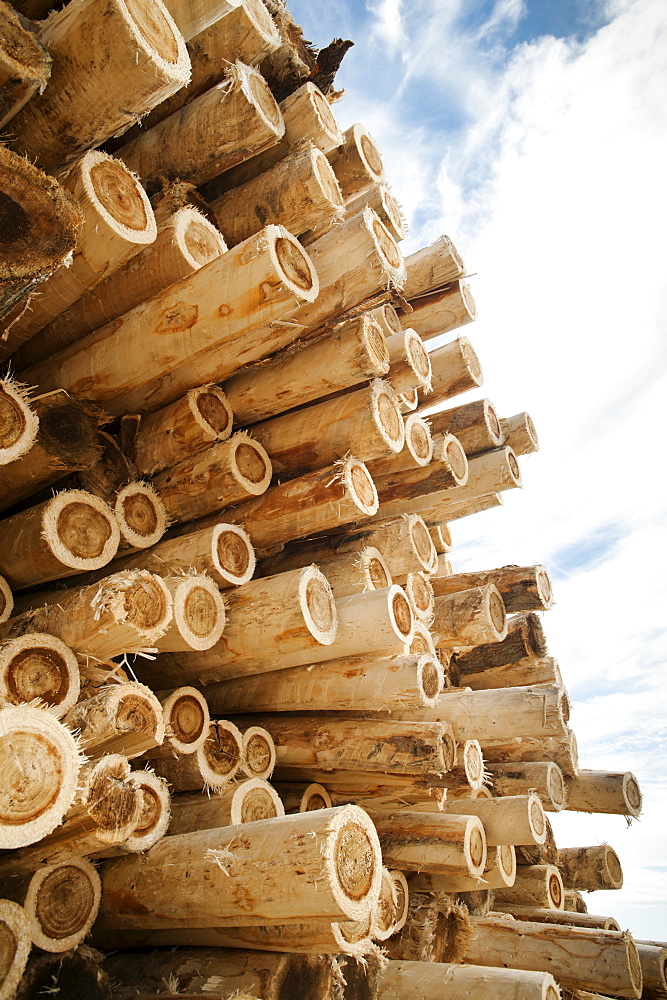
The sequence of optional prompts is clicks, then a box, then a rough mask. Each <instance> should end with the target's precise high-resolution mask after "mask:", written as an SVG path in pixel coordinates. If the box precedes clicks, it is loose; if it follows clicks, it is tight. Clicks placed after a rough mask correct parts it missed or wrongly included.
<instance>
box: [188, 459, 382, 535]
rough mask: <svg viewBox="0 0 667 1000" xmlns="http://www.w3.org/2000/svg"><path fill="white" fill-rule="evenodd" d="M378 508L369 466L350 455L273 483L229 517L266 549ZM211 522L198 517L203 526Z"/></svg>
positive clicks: (229, 514) (350, 520)
mask: <svg viewBox="0 0 667 1000" xmlns="http://www.w3.org/2000/svg"><path fill="white" fill-rule="evenodd" d="M376 510H377V492H376V490H375V484H374V483H373V480H372V479H371V476H370V473H369V472H368V469H367V468H366V466H365V465H364V464H363V463H362V462H360V461H358V459H356V458H354V457H353V456H351V455H348V456H347V457H346V458H344V459H341V460H340V461H339V462H336V463H335V464H334V465H333V466H329V467H328V468H326V469H319V470H318V471H317V472H309V473H306V474H305V475H303V476H299V477H298V478H297V479H291V480H289V481H288V482H286V483H281V484H279V485H277V486H272V487H271V488H270V489H268V490H267V491H266V493H265V494H264V495H263V496H262V497H256V498H254V499H252V500H246V501H245V502H244V503H241V504H239V505H238V506H237V507H234V508H233V509H228V510H227V511H226V512H225V516H226V517H227V518H228V520H230V521H233V522H234V523H235V524H242V525H243V526H244V528H245V530H246V531H247V532H248V535H249V537H250V540H251V542H252V544H253V545H254V546H255V547H256V548H260V549H263V548H269V547H270V546H272V545H279V544H282V543H284V542H287V541H291V540H293V539H297V538H305V537H307V536H308V535H315V534H318V533H319V532H322V531H327V530H328V529H330V528H338V527H339V525H341V524H349V523H350V522H352V521H356V520H358V519H359V516H360V514H365V515H371V514H374V513H375V511H376ZM208 524H209V521H208V520H202V521H200V522H199V526H200V527H201V528H204V527H205V526H208Z"/></svg>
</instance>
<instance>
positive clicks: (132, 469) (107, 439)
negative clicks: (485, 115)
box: [76, 431, 141, 504]
mask: <svg viewBox="0 0 667 1000" xmlns="http://www.w3.org/2000/svg"><path fill="white" fill-rule="evenodd" d="M97 444H98V447H99V450H100V455H99V457H98V458H97V460H96V461H95V462H93V463H92V464H91V465H90V466H89V467H88V468H86V469H82V470H81V471H80V472H79V473H78V474H77V476H76V480H77V482H78V485H79V487H80V488H81V489H83V490H87V491H88V493H92V494H94V496H96V497H99V498H100V499H101V500H106V502H107V503H108V504H112V503H113V502H114V500H115V498H116V496H117V494H118V492H119V491H120V490H122V489H123V487H124V486H129V485H130V483H136V482H137V480H139V479H140V478H141V474H140V472H139V470H138V469H137V467H136V465H135V464H134V462H131V461H130V459H129V458H128V457H127V455H126V454H125V452H124V451H123V449H122V448H121V447H120V445H119V443H118V441H117V440H116V438H115V437H113V436H112V435H111V434H107V433H106V432H105V431H99V432H98V435H97Z"/></svg>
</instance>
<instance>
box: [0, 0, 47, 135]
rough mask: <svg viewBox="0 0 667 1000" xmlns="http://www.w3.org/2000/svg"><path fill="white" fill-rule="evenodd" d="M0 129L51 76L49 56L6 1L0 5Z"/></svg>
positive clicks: (41, 88) (42, 87) (41, 89)
mask: <svg viewBox="0 0 667 1000" xmlns="http://www.w3.org/2000/svg"><path fill="white" fill-rule="evenodd" d="M0 38H1V39H2V42H1V44H0V128H2V127H3V126H4V125H6V124H7V122H8V121H9V120H10V119H11V118H13V117H14V115H15V114H16V113H17V112H18V111H20V110H21V108H22V107H23V105H24V104H26V103H27V102H28V101H29V100H30V98H31V97H32V96H33V95H34V94H38V93H41V92H42V91H43V90H44V88H45V87H46V85H47V83H48V81H49V76H50V75H51V58H50V56H49V53H48V52H47V50H46V49H45V48H44V46H43V45H42V44H41V43H40V41H39V39H38V38H37V37H36V36H35V35H34V34H33V32H32V31H29V30H27V29H26V27H25V26H24V25H23V24H22V23H21V19H20V18H19V17H18V16H17V14H16V13H15V11H13V10H12V8H11V7H10V6H9V4H7V3H3V4H2V6H1V7H0Z"/></svg>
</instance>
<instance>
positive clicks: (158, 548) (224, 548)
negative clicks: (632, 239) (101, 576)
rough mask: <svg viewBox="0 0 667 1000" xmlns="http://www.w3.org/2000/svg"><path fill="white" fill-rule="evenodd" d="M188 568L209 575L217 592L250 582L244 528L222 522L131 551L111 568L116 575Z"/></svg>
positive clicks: (251, 555)
mask: <svg viewBox="0 0 667 1000" xmlns="http://www.w3.org/2000/svg"><path fill="white" fill-rule="evenodd" d="M191 567H193V568H194V569H196V570H197V571H198V572H200V573H209V574H210V576H211V577H213V579H214V580H215V582H216V583H217V585H218V587H219V588H220V590H227V589H229V588H230V587H238V586H240V585H241V584H243V583H247V582H248V581H249V580H250V579H252V576H253V574H254V572H255V550H254V549H253V547H252V545H251V542H250V539H249V537H248V535H247V533H246V532H245V531H244V530H243V528H241V527H239V526H238V525H236V524H228V523H226V522H224V521H221V522H218V523H217V524H215V525H214V526H213V527H210V528H201V529H199V530H197V529H195V530H194V531H191V532H190V533H188V534H187V535H180V536H178V535H177V536H176V537H173V538H167V539H164V540H162V541H161V542H159V543H158V544H157V545H154V546H152V547H151V548H150V549H144V550H141V551H139V550H138V551H136V552H132V553H131V554H129V555H126V556H124V557H123V558H121V559H119V560H118V561H117V562H114V563H113V565H112V567H110V568H112V569H113V570H114V571H115V572H121V571H124V570H131V569H144V570H148V571H149V572H151V573H158V574H170V575H175V574H177V573H179V572H182V571H185V570H188V569H190V568H191Z"/></svg>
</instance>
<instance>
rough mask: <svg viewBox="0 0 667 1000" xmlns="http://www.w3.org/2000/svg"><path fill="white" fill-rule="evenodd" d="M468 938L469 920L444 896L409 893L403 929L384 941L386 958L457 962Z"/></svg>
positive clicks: (447, 896)
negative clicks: (407, 909)
mask: <svg viewBox="0 0 667 1000" xmlns="http://www.w3.org/2000/svg"><path fill="white" fill-rule="evenodd" d="M469 935H470V920H469V918H468V915H467V913H466V912H465V911H464V910H463V909H462V907H460V906H457V905H454V904H453V903H452V897H451V896H450V895H446V894H445V893H442V892H438V893H420V892H411V893H410V904H409V912H408V919H407V922H406V924H405V927H404V928H403V930H402V931H401V932H400V934H398V935H396V936H395V937H393V938H392V939H390V940H389V941H388V942H387V951H388V955H389V957H390V958H393V959H405V960H408V961H413V960H414V961H420V962H459V961H460V959H461V954H462V951H463V947H464V945H465V942H466V941H467V939H468V937H469Z"/></svg>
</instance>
